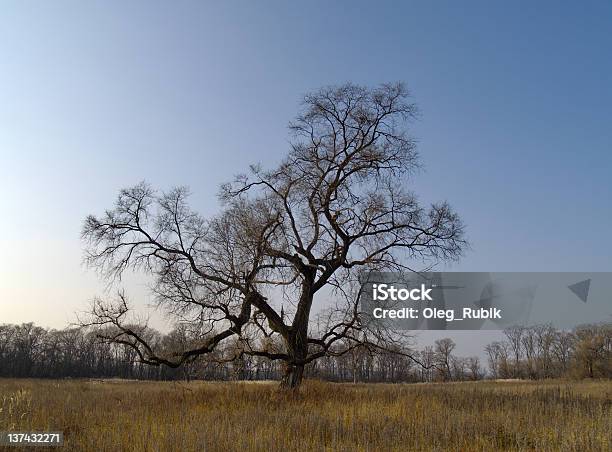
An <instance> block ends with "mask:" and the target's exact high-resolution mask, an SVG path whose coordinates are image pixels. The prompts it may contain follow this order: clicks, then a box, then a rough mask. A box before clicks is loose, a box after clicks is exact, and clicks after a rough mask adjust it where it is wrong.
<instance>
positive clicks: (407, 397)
mask: <svg viewBox="0 0 612 452" xmlns="http://www.w3.org/2000/svg"><path fill="white" fill-rule="evenodd" d="M7 430H21V431H23V430H36V431H41V430H47V431H48V430H61V431H63V432H64V435H65V445H64V447H63V450H95V451H115V450H137V451H145V450H146V451H166V450H167V451H224V452H228V451H233V450H240V451H274V450H282V451H288V450H300V451H310V450H311V451H321V450H329V451H332V450H333V451H336V450H339V451H386V450H390V451H408V450H455V451H469V450H482V451H491V450H537V451H543V450H568V451H591V450H593V451H598V450H601V451H608V450H612V442H611V433H610V432H611V431H612V382H611V381H558V380H557V381H547V382H520V381H503V382H501V381H500V382H473V383H448V384H442V383H441V384H412V385H409V384H396V385H391V384H334V383H323V382H316V381H307V382H306V383H305V385H304V387H303V388H302V389H301V390H300V391H299V392H298V393H297V394H292V393H287V392H281V391H279V390H278V386H277V384H276V383H259V384H257V383H212V382H210V383H208V382H191V383H183V382H181V383H177V382H142V381H121V380H111V381H84V380H61V381H58V380H14V379H11V380H2V379H0V431H7ZM24 450H25V449H24ZM29 450H31V449H29ZM47 450H48V449H47Z"/></svg>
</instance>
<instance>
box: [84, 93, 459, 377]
mask: <svg viewBox="0 0 612 452" xmlns="http://www.w3.org/2000/svg"><path fill="white" fill-rule="evenodd" d="M415 114H416V108H415V106H414V104H412V103H410V102H409V101H408V93H407V91H406V89H405V88H404V86H403V85H402V84H401V83H396V84H384V85H381V86H379V87H377V88H374V89H369V88H364V87H360V86H355V85H352V84H346V85H343V86H339V87H329V88H323V89H321V90H320V91H318V92H315V93H313V94H309V95H307V96H306V97H305V98H304V101H303V104H302V111H301V113H300V114H299V115H298V116H297V118H296V119H295V121H294V122H292V123H291V124H290V130H291V131H292V132H293V134H294V140H293V141H292V143H291V150H290V151H289V154H288V155H287V157H286V158H285V159H284V160H283V161H282V163H281V164H280V165H279V166H278V167H276V168H274V169H272V170H269V171H265V170H263V169H261V168H260V167H259V166H252V167H251V171H250V174H249V175H240V176H238V177H236V179H235V180H234V181H233V182H232V183H228V184H226V185H224V186H223V187H222V189H221V195H220V198H221V200H222V202H223V210H222V211H221V212H220V213H219V215H217V216H215V217H213V218H209V219H205V218H203V217H201V216H200V215H198V214H197V213H195V212H194V211H192V210H191V209H190V208H189V207H188V204H187V196H188V191H187V190H186V189H185V188H177V189H174V190H171V191H169V192H166V193H158V192H157V191H155V190H153V189H152V188H151V187H149V186H148V185H146V184H144V183H141V184H139V185H137V186H135V187H132V188H128V189H125V190H122V191H121V193H120V194H119V198H118V200H117V202H116V205H115V207H114V208H113V209H111V210H109V211H107V212H106V213H105V214H104V215H102V216H100V217H98V216H89V217H88V218H87V219H86V220H85V224H84V226H83V237H84V239H85V240H86V244H87V249H86V260H87V262H88V263H89V264H90V265H92V266H94V267H96V268H98V269H100V270H102V272H103V274H104V275H105V277H106V278H113V277H120V276H121V274H122V273H123V272H124V271H125V269H127V268H130V267H132V268H136V269H138V270H142V271H144V272H146V273H148V274H150V275H152V276H153V277H154V278H155V287H154V292H155V295H156V296H157V298H158V300H159V301H160V303H161V304H162V305H163V306H165V307H167V308H168V309H169V310H170V312H171V313H173V314H175V315H177V316H179V317H180V318H181V319H182V320H183V321H185V320H186V319H187V318H188V317H189V316H191V318H192V319H193V318H195V319H196V321H197V322H199V323H200V324H201V326H202V328H203V329H205V330H206V334H202V339H201V341H200V342H199V343H198V344H197V345H194V346H191V347H189V348H187V349H185V350H184V351H182V352H180V353H174V354H172V355H167V354H163V353H161V352H160V351H158V350H157V349H156V348H155V347H154V346H153V345H152V344H150V343H149V342H148V341H147V339H146V337H145V336H146V334H145V331H146V328H145V326H143V325H140V326H134V325H130V323H129V321H128V320H127V314H128V303H127V301H126V300H125V298H121V299H120V300H118V302H116V303H112V302H111V303H109V302H105V301H101V300H98V301H96V302H95V303H94V306H93V309H92V312H91V314H92V316H91V318H90V319H89V320H87V321H86V322H84V323H85V324H88V325H105V326H106V325H112V326H113V331H114V333H113V334H106V335H104V339H106V340H108V341H113V342H119V343H122V344H126V345H129V346H131V347H133V348H134V349H135V350H136V353H137V354H138V356H139V358H140V360H141V361H143V362H145V363H149V364H154V365H160V364H165V365H168V366H172V367H176V366H179V365H181V364H182V363H184V362H186V361H188V360H189V359H191V358H192V357H194V356H198V355H203V354H209V353H211V352H213V351H214V350H215V349H216V348H217V347H218V346H219V345H220V344H222V343H224V342H225V341H227V340H228V339H229V338H235V339H238V340H239V342H240V343H241V346H240V347H238V348H236V347H233V348H234V349H238V350H239V352H238V354H237V355H235V356H228V357H227V359H234V358H237V357H239V356H240V355H243V354H246V355H251V356H259V357H266V358H268V359H271V360H281V361H283V362H284V363H285V364H286V372H285V376H284V378H283V381H282V384H283V386H285V387H291V388H294V387H297V386H299V384H300V382H301V380H302V375H303V370H304V366H305V365H306V364H308V363H310V362H312V361H314V360H316V359H318V358H321V357H324V356H326V355H337V354H344V353H348V352H350V351H351V350H353V349H355V348H356V347H368V348H371V349H374V350H375V349H387V348H388V345H390V344H392V345H393V346H394V347H392V349H393V350H398V348H397V347H396V346H397V342H398V338H397V337H396V336H395V335H394V334H392V333H391V332H389V331H381V330H372V329H368V328H367V327H366V326H365V325H364V324H363V323H362V322H361V319H360V316H359V310H358V300H359V284H358V277H359V274H361V273H363V272H364V271H366V272H367V271H407V270H411V266H410V264H411V263H414V262H415V261H421V262H424V263H426V264H431V263H434V262H437V261H439V260H445V259H456V258H457V257H459V256H460V255H461V252H462V250H463V248H464V245H465V241H464V234H463V225H462V223H461V221H460V219H459V217H458V216H457V215H456V214H455V213H454V212H453V211H452V210H451V208H450V207H449V205H448V204H447V203H444V202H443V203H439V204H433V205H431V206H430V207H428V208H424V207H421V206H420V205H419V203H418V202H417V199H416V197H415V195H414V194H413V193H411V192H410V191H408V190H406V188H405V185H406V181H407V178H408V176H409V175H410V174H411V173H412V172H413V171H414V170H415V169H417V168H418V166H419V164H418V158H417V152H416V146H415V141H414V140H413V139H412V138H411V137H410V136H408V135H407V133H406V124H407V123H408V121H409V120H410V119H412V118H413V117H414V116H415ZM325 297H332V298H333V299H334V300H335V301H334V303H333V304H332V306H331V307H328V308H327V309H326V310H325V312H324V313H321V312H319V318H318V321H317V327H316V328H314V327H313V325H311V324H310V320H311V317H312V312H313V309H312V308H313V304H314V303H315V300H322V299H324V298H325ZM309 326H310V328H309ZM269 337H280V338H281V339H282V343H283V344H284V348H283V349H282V350H276V351H270V350H269V349H268V348H266V347H264V346H263V345H262V344H264V343H265V340H264V339H266V338H269ZM401 350H404V351H403V353H407V352H406V349H405V348H403V349H401Z"/></svg>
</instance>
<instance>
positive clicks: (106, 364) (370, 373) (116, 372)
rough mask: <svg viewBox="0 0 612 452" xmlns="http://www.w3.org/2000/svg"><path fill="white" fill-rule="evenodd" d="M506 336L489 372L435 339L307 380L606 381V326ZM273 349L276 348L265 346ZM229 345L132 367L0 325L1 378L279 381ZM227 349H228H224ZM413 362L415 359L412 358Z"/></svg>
mask: <svg viewBox="0 0 612 452" xmlns="http://www.w3.org/2000/svg"><path fill="white" fill-rule="evenodd" d="M156 334H157V335H158V337H157V340H156V342H157V344H158V345H159V346H160V347H161V348H163V349H166V350H168V351H171V350H180V349H181V348H182V345H184V344H185V343H188V342H191V341H192V340H193V339H192V338H190V335H189V332H188V330H187V329H186V328H182V327H179V328H177V329H176V330H174V331H172V332H171V333H169V334H167V335H162V334H160V333H156ZM504 334H505V337H506V339H505V340H503V341H498V342H493V343H491V344H489V345H487V347H486V348H485V350H486V353H487V355H488V360H489V362H488V370H485V368H484V367H483V365H482V364H481V362H480V360H479V358H477V357H468V358H463V357H458V356H456V355H454V353H453V352H454V349H455V343H454V342H453V341H452V340H451V339H448V338H445V339H440V340H437V341H435V344H434V345H433V346H427V347H425V348H424V349H423V350H421V351H415V352H414V354H413V355H412V357H409V356H404V355H400V354H394V353H391V352H388V351H385V352H381V351H378V350H372V349H366V348H361V349H359V348H358V349H354V350H352V351H351V352H350V353H346V354H344V355H342V356H330V357H326V358H323V359H321V360H319V361H316V362H315V363H312V364H311V365H310V366H309V367H308V368H307V376H308V377H311V378H320V379H325V380H331V381H360V382H425V381H462V380H479V379H482V378H485V377H489V378H531V379H539V378H553V377H561V376H576V377H608V378H610V377H611V376H612V365H611V357H612V327H611V326H610V325H609V324H608V325H589V326H582V327H579V328H576V329H575V330H574V331H571V332H568V331H558V330H555V329H554V328H552V327H550V326H548V325H540V326H535V327H531V328H522V327H521V328H519V327H515V328H510V329H508V330H505V331H504ZM271 346H272V347H277V346H280V344H271ZM238 347H239V346H238V344H228V345H226V347H225V349H224V350H220V351H219V353H217V354H214V355H207V356H206V357H200V358H197V359H195V360H193V361H192V362H189V363H188V364H187V365H185V366H183V367H181V368H178V369H173V368H169V367H167V366H159V367H156V366H150V365H147V364H142V363H140V362H138V356H137V355H136V353H135V352H134V351H133V349H131V348H130V347H127V346H123V345H120V344H109V343H105V342H102V341H100V340H99V339H98V338H97V337H96V333H95V331H92V330H84V329H77V328H70V329H64V330H52V329H45V328H42V327H38V326H36V325H34V324H32V323H26V324H22V325H7V324H5V325H0V377H16V378H20V377H22V378H132V379H147V380H177V379H203V380H268V379H279V378H280V377H281V375H282V373H283V368H282V364H281V363H278V362H274V361H270V360H268V359H267V358H263V357H254V356H247V355H243V356H242V357H240V358H238V359H235V360H232V361H229V362H227V361H226V360H225V359H224V357H225V356H228V355H231V354H232V353H231V351H232V350H229V349H234V350H235V349H237V348H238ZM228 350H229V352H228ZM413 358H414V359H413Z"/></svg>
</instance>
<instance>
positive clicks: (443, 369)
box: [434, 337, 456, 381]
mask: <svg viewBox="0 0 612 452" xmlns="http://www.w3.org/2000/svg"><path fill="white" fill-rule="evenodd" d="M455 346H456V344H455V342H454V341H453V340H452V339H451V338H448V337H445V338H443V339H438V340H437V341H436V342H435V345H434V353H435V362H436V365H437V369H438V371H439V372H440V373H441V374H442V379H443V380H444V381H447V380H450V379H451V378H452V376H453V374H452V371H451V362H452V358H453V357H452V353H453V350H454V349H455Z"/></svg>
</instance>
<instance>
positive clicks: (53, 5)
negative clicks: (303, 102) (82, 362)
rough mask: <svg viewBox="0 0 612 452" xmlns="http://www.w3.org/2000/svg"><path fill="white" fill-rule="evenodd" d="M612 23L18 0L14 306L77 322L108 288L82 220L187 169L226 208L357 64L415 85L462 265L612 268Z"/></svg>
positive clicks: (201, 205) (601, 18)
mask: <svg viewBox="0 0 612 452" xmlns="http://www.w3.org/2000/svg"><path fill="white" fill-rule="evenodd" d="M611 23H612V4H611V3H609V2H603V1H601V2H597V1H593V2H585V3H582V2H581V3H578V2H537V4H536V3H535V2H526V1H525V2H512V3H506V4H501V3H497V4H495V5H493V4H492V3H491V2H461V3H457V2H436V4H435V5H432V4H429V3H428V4H425V3H418V2H405V3H403V4H402V5H401V6H399V5H398V4H396V3H394V2H334V3H333V4H332V3H330V2H322V1H317V2H300V3H299V4H289V3H288V2H280V1H277V2H272V1H270V2H257V3H256V2H246V1H241V2H222V3H221V2H195V1H194V2H172V3H163V2H144V1H135V2H118V1H112V2H101V1H100V2H78V1H58V2H19V1H8V2H3V5H2V8H1V10H0V212H1V215H2V217H1V221H0V250H1V257H0V323H21V322H27V321H34V322H36V323H37V324H40V325H43V326H48V327H55V328H60V327H63V326H65V325H66V324H67V323H68V322H71V321H73V320H74V312H75V311H78V310H82V309H85V308H86V307H87V303H88V300H90V299H91V298H92V297H93V296H95V295H99V294H101V293H102V292H101V291H102V287H103V286H102V283H101V282H100V281H99V280H98V279H97V277H96V275H95V274H93V273H92V272H91V271H87V270H86V269H85V268H83V267H82V265H81V252H82V244H81V242H80V239H79V231H80V228H81V224H82V221H83V219H84V218H85V216H86V215H87V214H90V213H101V212H103V211H104V209H106V208H108V207H111V205H112V203H113V201H114V198H115V196H116V194H117V192H118V190H119V189H120V188H122V187H125V186H129V185H132V184H135V183H137V182H139V181H140V180H143V179H146V180H147V181H149V182H150V183H151V184H152V185H154V186H156V187H159V188H168V187H171V186H174V185H188V186H190V187H191V189H192V192H193V193H194V195H193V198H192V201H193V205H194V207H196V208H197V209H198V210H199V211H200V212H201V213H203V214H212V213H214V212H215V211H216V209H217V202H216V198H215V194H216V192H217V187H218V185H219V184H220V183H222V182H224V181H226V180H228V179H229V178H231V177H232V176H233V175H234V174H236V173H239V172H242V171H243V170H245V169H246V168H247V167H248V165H249V164H251V163H255V162H261V163H262V164H264V165H273V164H274V163H276V162H278V161H279V159H280V158H281V157H282V156H283V155H284V154H285V152H286V151H287V149H288V144H287V143H288V132H287V127H286V126H287V123H288V122H289V120H291V119H292V117H293V116H294V115H295V114H296V112H297V108H298V104H299V100H300V98H301V96H302V95H303V94H304V93H306V92H308V91H311V90H314V89H317V88H318V87H320V86H323V85H329V84H337V83H343V82H345V81H352V82H355V83H359V84H366V85H375V84H377V83H380V82H386V81H396V80H402V81H404V82H405V83H406V84H407V86H408V87H409V89H410V90H411V91H412V93H413V97H414V100H415V102H416V103H417V104H418V105H419V107H420V110H421V113H422V115H421V116H422V117H421V119H420V120H419V121H418V122H417V123H415V124H414V126H413V129H412V130H413V134H414V135H415V136H416V137H417V139H418V140H419V150H420V153H421V156H422V163H423V164H424V166H425V171H424V172H423V173H422V174H420V175H418V176H417V177H416V178H415V180H414V181H413V182H412V187H411V188H413V189H414V190H415V191H416V192H417V193H418V194H419V195H420V196H421V199H422V200H423V201H424V202H429V201H435V200H441V199H447V200H448V201H449V202H450V203H451V204H452V205H453V206H454V207H455V209H456V210H457V211H458V212H459V213H460V214H461V216H462V217H463V219H464V221H465V223H466V224H467V233H468V237H469V239H470V241H471V243H472V250H471V251H470V252H468V254H467V255H466V256H465V258H464V259H462V260H461V261H460V262H459V263H457V264H454V265H452V266H446V267H443V268H445V269H451V270H458V271H459V270H461V271H532V270H533V271H612V237H611V236H610V234H609V232H608V231H609V230H610V224H611V220H612V205H611V199H612V177H611V173H612V171H611V170H612V152H611V151H612V146H611V145H612V127H611V124H612V86H611V84H610V80H612V59H610V55H611V54H612V27H611V26H610V24H611ZM126 285H127V286H128V287H127V289H128V292H129V293H130V294H132V296H133V298H135V299H136V300H138V302H139V303H141V305H144V304H145V302H146V295H145V290H144V287H143V284H142V282H141V281H140V280H138V279H135V280H130V279H128V281H127V282H126ZM484 334H485V333H466V334H465V335H463V336H464V339H463V340H464V342H465V343H469V342H472V341H473V340H474V338H476V337H477V336H475V335H481V336H478V341H477V342H480V340H481V339H483V338H484V336H483V335H484Z"/></svg>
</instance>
